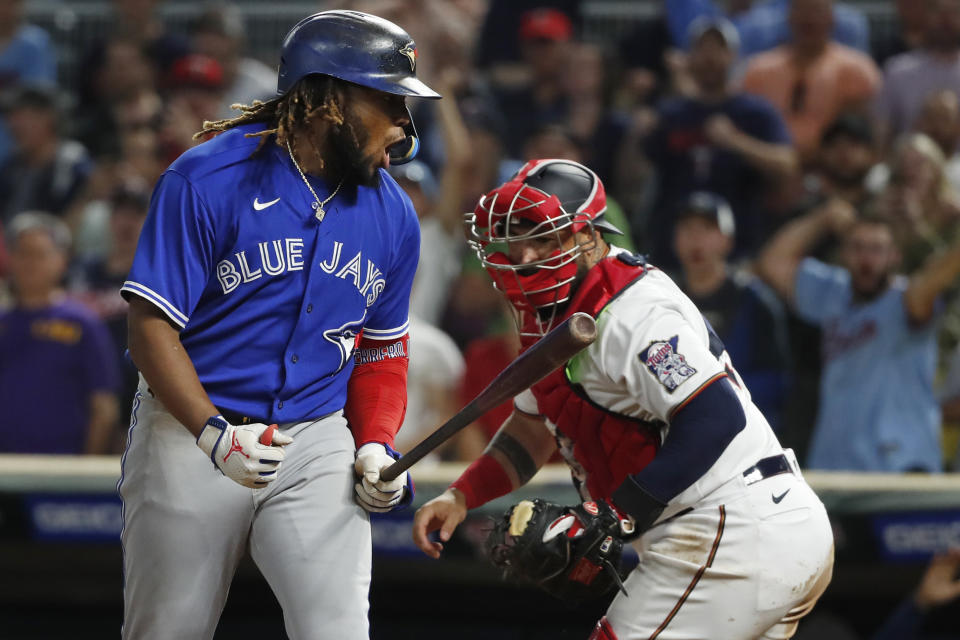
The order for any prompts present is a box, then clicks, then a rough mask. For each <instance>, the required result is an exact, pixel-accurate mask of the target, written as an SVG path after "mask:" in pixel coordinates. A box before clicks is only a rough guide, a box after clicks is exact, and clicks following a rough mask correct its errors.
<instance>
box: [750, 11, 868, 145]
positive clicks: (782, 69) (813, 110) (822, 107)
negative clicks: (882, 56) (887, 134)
mask: <svg viewBox="0 0 960 640" xmlns="http://www.w3.org/2000/svg"><path fill="white" fill-rule="evenodd" d="M832 27H833V2H832V0H793V2H792V3H791V6H790V31H791V33H792V41H791V42H790V43H789V44H785V45H782V46H780V47H777V48H776V49H772V50H770V51H767V52H765V53H761V54H758V55H756V56H754V57H752V58H750V60H749V61H748V63H747V69H746V72H745V75H744V78H743V88H744V89H745V90H746V91H749V92H751V93H755V94H758V95H761V96H763V97H765V98H767V99H768V100H769V101H770V102H772V103H773V104H774V106H776V107H777V109H778V110H779V111H780V113H781V114H783V117H784V119H785V120H786V122H787V126H788V127H789V129H790V133H791V135H792V136H793V141H794V144H796V146H797V150H798V151H799V152H800V156H801V159H803V160H809V159H810V158H811V157H812V155H813V153H814V152H815V151H816V148H817V144H818V142H819V140H820V136H821V134H822V133H823V130H824V128H826V126H827V125H828V124H829V123H831V122H833V121H834V120H835V119H836V117H837V116H838V115H840V114H841V113H843V112H845V111H852V110H864V109H866V108H867V106H868V103H869V102H870V100H871V99H872V98H873V96H874V94H875V93H876V92H877V90H878V89H879V87H880V71H879V69H877V65H876V64H874V62H873V61H872V60H871V59H870V58H869V57H867V56H865V55H864V54H862V53H860V52H859V51H856V50H854V49H851V48H849V47H846V46H844V45H841V44H838V43H836V42H832V41H831V40H830V31H831V28H832Z"/></svg>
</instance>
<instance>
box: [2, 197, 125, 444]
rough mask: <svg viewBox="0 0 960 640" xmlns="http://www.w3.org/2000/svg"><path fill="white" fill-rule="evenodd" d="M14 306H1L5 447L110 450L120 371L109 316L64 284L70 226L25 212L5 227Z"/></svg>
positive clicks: (115, 421) (57, 219) (40, 213)
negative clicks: (107, 321)
mask: <svg viewBox="0 0 960 640" xmlns="http://www.w3.org/2000/svg"><path fill="white" fill-rule="evenodd" d="M5 234H6V239H7V242H8V244H9V249H10V280H11V285H12V290H13V300H14V306H13V308H12V309H10V310H8V311H6V312H0V406H2V407H3V419H2V420H0V452H2V453H40V454H73V455H79V454H107V453H110V445H111V438H112V436H113V434H114V433H115V432H116V427H117V418H118V417H119V413H118V409H117V397H116V393H117V391H118V386H119V376H118V372H117V368H116V355H115V347H114V345H113V344H112V341H111V340H110V335H109V333H108V332H107V330H106V327H104V325H103V323H102V322H101V321H100V319H98V318H97V317H96V315H94V313H92V312H91V311H90V310H89V309H87V308H86V307H85V306H83V305H82V304H80V303H78V302H77V301H75V300H71V299H70V298H69V297H67V296H66V295H65V293H64V291H63V288H62V286H61V283H62V280H63V277H64V274H65V273H66V269H67V263H68V260H69V256H70V231H69V229H68V228H67V226H66V224H65V223H64V222H63V221H62V220H60V219H59V218H57V217H56V216H53V215H51V214H49V213H44V212H37V211H27V212H23V213H20V214H18V215H17V216H15V217H14V218H13V220H11V221H10V224H9V225H7V226H6V227H5Z"/></svg>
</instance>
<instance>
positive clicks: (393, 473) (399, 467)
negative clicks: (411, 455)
mask: <svg viewBox="0 0 960 640" xmlns="http://www.w3.org/2000/svg"><path fill="white" fill-rule="evenodd" d="M414 462H416V460H413V461H411V460H409V459H408V457H407V456H404V457H403V458H400V459H399V460H397V461H396V462H394V463H393V464H392V465H390V466H389V467H387V468H386V469H384V470H383V471H381V472H380V479H381V480H383V481H384V482H390V481H391V480H396V478H397V476H399V475H400V474H401V473H403V472H404V471H406V470H407V469H409V468H410V465H412V464H413V463H414Z"/></svg>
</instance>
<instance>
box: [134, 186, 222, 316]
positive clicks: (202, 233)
mask: <svg viewBox="0 0 960 640" xmlns="http://www.w3.org/2000/svg"><path fill="white" fill-rule="evenodd" d="M213 263H214V229H213V221H212V217H211V214H210V211H209V210H208V209H207V207H206V205H205V204H204V203H203V201H202V200H201V199H200V196H199V195H198V194H197V192H196V190H195V189H194V188H193V185H191V184H190V182H189V181H188V180H187V179H186V178H185V177H183V176H182V175H180V174H179V173H176V172H173V171H168V172H166V173H165V174H164V175H163V176H162V177H161V178H160V181H159V182H158V183H157V187H156V189H155V190H154V192H153V197H152V198H151V201H150V212H149V214H148V215H147V219H146V221H145V222H144V225H143V230H142V231H141V232H140V240H139V242H138V243H137V253H136V255H135V256H134V259H133V267H132V268H131V269H130V275H129V276H128V277H127V281H126V282H124V283H123V287H121V289H120V291H121V293H122V294H123V296H124V297H125V298H127V299H129V297H130V294H136V295H138V296H140V297H142V298H145V299H147V300H148V301H150V302H151V303H153V304H154V305H156V306H157V307H158V308H159V309H160V310H161V311H163V313H164V314H166V316H167V317H168V318H169V319H170V321H171V322H173V323H174V324H176V325H177V326H179V327H180V328H181V329H182V328H184V327H186V326H187V323H188V322H189V321H190V314H191V312H192V311H193V309H194V308H195V307H196V305H197V302H198V301H199V300H200V295H201V294H202V293H203V290H204V288H205V287H206V285H207V281H208V280H209V277H210V273H211V271H212V265H213Z"/></svg>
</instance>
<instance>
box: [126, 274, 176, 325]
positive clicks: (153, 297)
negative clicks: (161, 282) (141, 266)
mask: <svg viewBox="0 0 960 640" xmlns="http://www.w3.org/2000/svg"><path fill="white" fill-rule="evenodd" d="M120 291H128V292H130V293H135V294H137V295H138V296H140V297H141V298H146V299H147V300H149V301H150V302H152V303H153V304H154V305H155V306H156V307H157V308H159V309H160V310H161V311H163V312H164V313H165V314H166V315H167V317H168V318H170V319H171V320H172V321H173V323H174V324H176V325H177V326H179V327H180V328H181V329H183V328H184V327H186V326H187V322H189V321H190V318H188V317H187V316H185V315H184V314H183V313H181V312H180V310H179V309H177V308H176V307H175V306H173V305H172V304H170V301H168V300H167V299H166V298H164V297H163V296H161V295H160V294H159V293H157V292H156V291H154V290H153V289H150V288H149V287H145V286H143V285H142V284H140V283H139V282H132V281H130V280H127V281H126V282H124V283H123V286H122V287H120Z"/></svg>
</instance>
